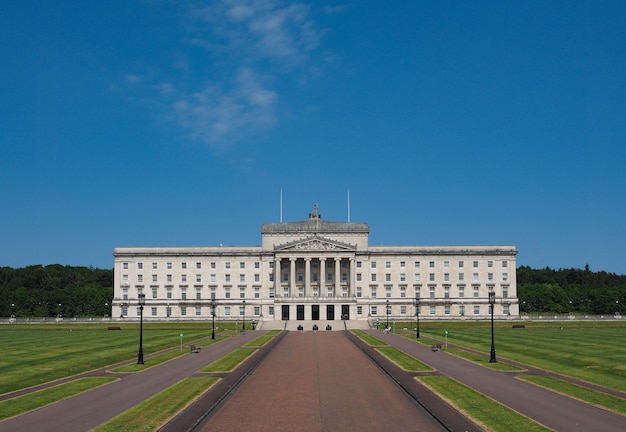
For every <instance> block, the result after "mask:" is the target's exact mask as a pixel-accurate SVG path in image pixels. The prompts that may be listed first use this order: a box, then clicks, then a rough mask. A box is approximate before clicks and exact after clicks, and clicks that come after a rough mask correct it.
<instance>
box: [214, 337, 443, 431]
mask: <svg viewBox="0 0 626 432" xmlns="http://www.w3.org/2000/svg"><path fill="white" fill-rule="evenodd" d="M246 430H254V431H258V432H264V431H272V432H281V431H299V432H309V431H310V432H319V431H350V430H363V431H370V430H379V431H391V430H402V431H421V432H429V431H442V430H445V429H444V428H443V426H442V425H441V424H440V423H438V422H437V421H436V420H435V419H434V418H433V417H432V416H431V415H430V414H428V413H427V412H426V411H425V410H424V409H422V408H421V407H420V406H419V405H417V403H416V402H415V401H413V400H412V399H411V398H410V397H409V396H408V395H407V394H406V393H405V392H404V391H403V390H402V389H400V388H399V387H398V386H397V385H396V384H395V383H394V382H393V381H392V380H390V379H389V377H388V376H387V375H386V374H385V373H384V372H383V371H381V370H380V368H378V367H377V366H376V365H375V364H374V363H373V362H371V361H370V359H369V358H368V357H366V356H365V355H364V354H363V353H362V352H361V351H360V350H359V349H358V348H357V347H356V346H355V345H354V344H353V343H352V342H350V340H349V339H348V338H347V337H346V334H345V332H317V333H315V332H290V333H288V334H287V336H286V337H285V338H284V339H283V340H282V341H281V343H280V344H278V345H277V346H276V348H274V350H272V351H271V352H270V353H269V354H268V355H267V357H266V359H265V360H264V361H263V362H262V363H261V364H260V365H259V367H258V368H257V369H255V370H254V372H253V373H252V374H251V375H250V376H249V377H248V378H247V379H246V380H245V381H244V382H243V383H242V384H241V386H240V387H239V388H237V390H236V391H235V392H234V393H233V394H232V396H231V397H229V398H228V399H227V400H226V401H225V402H224V404H223V405H222V406H221V407H220V408H219V409H218V410H217V411H216V412H215V413H214V414H213V415H212V416H211V417H209V418H208V420H207V422H206V423H205V424H204V425H203V428H202V431H206V432H208V431H211V432H213V431H215V432H219V431H246Z"/></svg>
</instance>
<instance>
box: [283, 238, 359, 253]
mask: <svg viewBox="0 0 626 432" xmlns="http://www.w3.org/2000/svg"><path fill="white" fill-rule="evenodd" d="M355 249H356V247H355V246H354V245H351V244H348V243H342V242H338V241H336V240H331V239H327V238H324V237H319V236H312V237H307V238H305V239H300V240H296V241H293V242H289V243H285V244H282V245H277V246H276V247H275V250H277V251H278V250H280V251H289V250H294V251H302V250H307V251H328V250H335V251H353V250H355Z"/></svg>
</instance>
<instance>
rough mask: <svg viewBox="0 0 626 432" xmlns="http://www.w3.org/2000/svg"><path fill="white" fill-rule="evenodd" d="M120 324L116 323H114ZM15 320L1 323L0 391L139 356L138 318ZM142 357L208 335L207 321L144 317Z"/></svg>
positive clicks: (32, 384)
mask: <svg viewBox="0 0 626 432" xmlns="http://www.w3.org/2000/svg"><path fill="white" fill-rule="evenodd" d="M116 325H118V324H116ZM119 326H120V327H121V328H122V330H107V327H108V325H107V324H65V323H64V324H15V325H3V326H2V327H1V328H0V330H1V331H0V346H1V347H2V356H0V371H2V373H1V374H0V394H3V393H8V392H11V391H15V390H19V389H22V388H26V387H31V386H35V385H38V384H42V383H45V382H49V381H53V380H55V379H59V378H63V377H66V376H71V375H75V374H78V373H81V372H85V371H88V370H93V369H97V368H100V367H104V366H108V365H112V364H115V363H118V362H122V361H126V360H132V359H133V358H137V351H138V348H139V324H134V323H132V324H124V323H122V324H119ZM143 331H144V332H143V348H144V354H145V356H146V360H147V361H149V356H150V355H151V354H152V353H154V352H157V351H160V350H163V349H165V348H171V347H176V346H179V344H180V334H181V333H182V334H183V344H188V343H189V342H190V341H193V340H197V339H200V338H205V337H207V336H210V334H211V327H210V325H209V326H207V325H206V323H150V322H148V323H146V322H144V326H143Z"/></svg>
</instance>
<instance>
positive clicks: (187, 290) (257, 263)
mask: <svg viewBox="0 0 626 432" xmlns="http://www.w3.org/2000/svg"><path fill="white" fill-rule="evenodd" d="M369 231H370V230H369V225H368V224H367V223H350V222H329V221H323V220H322V219H321V216H320V215H319V214H318V213H317V209H316V208H314V210H313V212H312V213H310V214H309V219H308V220H305V221H302V222H287V223H270V224H264V225H262V226H261V237H262V245H261V246H255V247H224V246H216V247H163V248H161V247H118V248H116V249H115V252H114V253H113V255H114V257H115V293H114V300H113V305H112V313H113V315H112V316H113V317H124V318H129V317H131V318H134V317H138V316H139V309H138V305H137V294H138V293H139V292H143V293H144V294H146V305H145V308H144V319H148V320H149V319H151V318H152V319H180V320H195V319H200V320H206V319H210V318H211V315H212V313H213V312H214V313H215V316H216V319H218V320H241V319H242V318H244V317H245V319H246V320H257V321H258V320H265V321H267V320H341V319H347V320H372V321H374V320H376V319H378V320H380V321H381V322H384V321H385V320H386V319H389V320H405V321H406V320H414V319H415V316H416V299H419V304H420V307H419V314H420V319H429V318H430V319H463V318H467V319H484V318H488V317H489V316H490V305H489V301H488V297H489V295H488V293H489V292H490V291H493V292H495V298H496V303H495V305H494V317H496V318H500V319H501V318H505V317H518V315H519V303H518V299H517V287H516V275H515V270H516V254H517V251H516V249H515V246H377V247H370V246H369V245H368V237H369Z"/></svg>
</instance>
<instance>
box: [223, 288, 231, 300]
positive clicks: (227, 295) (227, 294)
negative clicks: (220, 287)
mask: <svg viewBox="0 0 626 432" xmlns="http://www.w3.org/2000/svg"><path fill="white" fill-rule="evenodd" d="M224 297H225V298H227V299H229V298H230V287H226V288H224Z"/></svg>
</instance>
